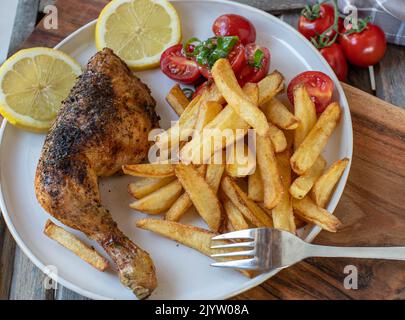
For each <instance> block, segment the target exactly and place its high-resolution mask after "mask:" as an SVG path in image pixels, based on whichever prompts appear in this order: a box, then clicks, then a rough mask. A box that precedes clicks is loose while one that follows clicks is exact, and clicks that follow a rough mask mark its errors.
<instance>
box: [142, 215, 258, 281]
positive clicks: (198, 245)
mask: <svg viewBox="0 0 405 320" xmlns="http://www.w3.org/2000/svg"><path fill="white" fill-rule="evenodd" d="M136 226H137V227H138V228H141V229H144V230H149V231H152V232H154V233H156V234H159V235H161V236H163V237H166V238H168V239H171V240H174V241H177V242H179V243H181V244H183V245H185V246H187V247H189V248H192V249H195V250H197V251H199V252H201V253H202V254H204V255H206V256H208V257H211V255H212V254H216V253H224V252H225V251H226V252H229V251H232V249H226V250H224V249H211V245H212V244H211V238H212V237H215V236H216V235H218V233H215V232H212V231H208V230H206V229H202V228H198V227H195V226H191V225H185V224H181V223H178V222H174V221H167V220H160V219H142V220H138V221H137V223H136ZM215 243H216V244H225V243H229V242H225V241H216V242H215ZM235 250H240V249H238V248H236V249H235ZM241 259H243V257H241ZM224 260H226V259H225V258H222V259H220V258H218V261H224ZM228 260H229V259H228ZM239 271H240V272H242V273H243V274H244V275H246V276H248V277H251V276H252V275H253V272H250V271H246V270H239Z"/></svg>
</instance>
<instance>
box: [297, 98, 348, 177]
mask: <svg viewBox="0 0 405 320" xmlns="http://www.w3.org/2000/svg"><path fill="white" fill-rule="evenodd" d="M340 114H341V110H340V107H339V104H338V103H336V102H333V103H331V104H330V105H329V106H328V107H327V108H326V109H325V111H324V112H323V113H322V114H321V116H320V117H319V119H318V121H317V123H316V124H315V126H314V127H313V128H312V129H311V131H310V132H309V133H308V135H307V137H306V138H305V140H304V141H303V142H302V143H301V144H300V146H299V147H298V149H297V150H295V152H294V154H293V156H292V157H291V168H292V169H293V170H294V172H296V173H297V174H299V175H302V174H304V173H305V171H307V170H308V169H309V168H311V167H312V165H313V164H314V162H315V161H316V159H317V158H318V156H319V155H320V154H321V152H322V150H323V149H324V148H325V146H326V143H327V142H328V139H329V137H330V136H331V135H332V133H333V130H334V129H335V128H336V125H337V123H338V121H339V118H340Z"/></svg>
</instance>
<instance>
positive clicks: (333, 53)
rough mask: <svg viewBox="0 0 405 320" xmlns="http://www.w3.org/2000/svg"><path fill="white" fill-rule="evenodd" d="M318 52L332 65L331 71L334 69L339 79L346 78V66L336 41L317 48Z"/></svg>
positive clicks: (344, 58) (343, 55)
mask: <svg viewBox="0 0 405 320" xmlns="http://www.w3.org/2000/svg"><path fill="white" fill-rule="evenodd" d="M319 52H320V53H321V54H322V55H323V57H324V58H325V60H326V61H327V62H328V63H329V65H330V66H331V67H332V69H333V71H335V73H336V76H337V77H338V79H339V80H340V81H344V80H346V77H347V71H348V66H347V61H346V57H345V54H344V53H343V50H342V48H341V46H340V45H339V44H338V43H332V44H331V45H330V46H328V47H324V48H322V49H319Z"/></svg>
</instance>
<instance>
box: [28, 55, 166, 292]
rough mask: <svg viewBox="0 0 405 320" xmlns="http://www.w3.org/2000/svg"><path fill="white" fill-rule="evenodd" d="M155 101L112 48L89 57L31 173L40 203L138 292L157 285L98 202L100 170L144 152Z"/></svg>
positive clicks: (148, 265) (146, 260) (143, 255)
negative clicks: (95, 248) (93, 246)
mask: <svg viewBox="0 0 405 320" xmlns="http://www.w3.org/2000/svg"><path fill="white" fill-rule="evenodd" d="M155 104H156V103H155V100H154V99H153V98H152V97H151V95H150V91H149V89H148V87H147V86H146V85H144V84H143V83H142V82H141V81H140V80H139V79H138V78H136V77H135V76H133V75H132V73H131V72H130V70H129V69H128V67H127V66H126V65H125V63H124V62H123V61H122V60H121V59H120V58H119V57H117V56H116V55H115V54H114V53H113V52H112V50H110V49H104V50H102V51H100V52H99V53H97V54H96V55H95V56H94V57H93V58H92V59H91V60H90V61H89V63H88V65H87V68H86V70H85V71H84V72H83V74H82V75H81V76H80V77H79V79H78V81H77V82H76V84H75V86H74V87H73V89H72V91H71V93H70V95H69V97H68V98H67V99H66V100H65V101H64V102H63V105H62V108H61V110H60V111H59V113H58V116H57V118H56V120H55V123H54V124H53V126H52V128H51V130H50V132H49V133H48V136H47V137H46V140H45V144H44V147H43V149H42V154H41V157H40V160H39V163H38V167H37V171H36V176H35V192H36V196H37V199H38V201H39V203H40V204H41V206H42V207H43V208H44V209H45V210H46V211H47V212H49V213H50V214H51V215H52V216H54V217H55V218H56V219H58V220H60V221H61V222H62V223H63V224H65V225H67V226H69V227H71V228H74V229H77V230H80V231H81V232H83V233H85V234H86V236H88V237H89V238H91V239H93V240H95V241H97V242H98V243H99V244H100V245H101V246H102V247H103V248H104V250H105V251H106V252H107V253H108V255H109V256H110V257H111V258H112V259H113V260H114V262H115V263H116V265H117V267H118V270H119V276H120V280H121V282H122V283H123V284H124V285H125V286H127V287H129V288H130V289H131V290H132V291H133V292H134V293H135V294H136V295H137V297H138V298H145V297H147V296H148V295H149V294H150V293H151V292H152V291H153V290H154V289H155V287H156V284H157V282H156V274H155V268H154V265H153V262H152V260H151V258H150V256H149V254H148V253H147V252H145V251H143V250H142V249H140V248H139V247H138V246H137V245H135V244H134V243H132V242H131V240H129V239H128V238H127V237H126V236H125V235H124V234H123V233H122V232H121V231H120V230H119V229H118V227H117V224H116V223H115V222H114V220H113V219H112V216H111V214H110V213H109V211H108V210H107V209H106V208H104V207H103V206H102V205H101V202H100V194H99V187H98V177H103V176H110V175H112V174H114V173H116V172H117V171H119V170H120V169H121V166H122V165H124V164H128V163H137V162H140V161H142V160H143V159H144V158H145V157H146V155H147V152H148V149H149V142H148V133H149V131H150V130H151V129H152V128H153V127H156V126H157V122H158V120H159V119H158V116H157V115H156V113H155Z"/></svg>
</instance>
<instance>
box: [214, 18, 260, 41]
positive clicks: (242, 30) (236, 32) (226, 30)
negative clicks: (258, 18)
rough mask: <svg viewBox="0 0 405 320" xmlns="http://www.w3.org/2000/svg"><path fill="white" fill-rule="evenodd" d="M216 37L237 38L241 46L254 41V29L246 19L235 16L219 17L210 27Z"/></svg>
mask: <svg viewBox="0 0 405 320" xmlns="http://www.w3.org/2000/svg"><path fill="white" fill-rule="evenodd" d="M212 31H213V32H214V34H215V35H216V36H238V37H239V40H240V41H241V42H242V44H244V45H246V44H248V43H252V42H255V41H256V29H255V27H254V25H253V24H252V23H251V22H250V21H249V20H248V19H246V18H244V17H242V16H240V15H237V14H224V15H222V16H219V17H218V18H217V19H216V20H215V22H214V24H213V25H212Z"/></svg>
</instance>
